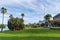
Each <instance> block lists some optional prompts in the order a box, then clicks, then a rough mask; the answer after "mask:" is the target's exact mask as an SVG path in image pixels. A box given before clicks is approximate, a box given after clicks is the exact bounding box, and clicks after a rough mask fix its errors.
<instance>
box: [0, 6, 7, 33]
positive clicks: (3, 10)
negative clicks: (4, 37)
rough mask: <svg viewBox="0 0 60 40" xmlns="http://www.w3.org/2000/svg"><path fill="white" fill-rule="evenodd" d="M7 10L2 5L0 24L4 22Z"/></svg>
mask: <svg viewBox="0 0 60 40" xmlns="http://www.w3.org/2000/svg"><path fill="white" fill-rule="evenodd" d="M6 12H7V9H6V8H4V7H2V8H1V13H2V24H4V14H5V13H6ZM2 31H3V27H2V28H1V32H2Z"/></svg>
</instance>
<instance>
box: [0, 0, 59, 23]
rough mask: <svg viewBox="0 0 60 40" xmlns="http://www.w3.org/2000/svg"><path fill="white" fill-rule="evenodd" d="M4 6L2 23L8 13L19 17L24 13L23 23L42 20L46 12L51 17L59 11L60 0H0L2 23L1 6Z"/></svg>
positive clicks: (7, 16)
mask: <svg viewBox="0 0 60 40" xmlns="http://www.w3.org/2000/svg"><path fill="white" fill-rule="evenodd" d="M2 7H5V8H6V9H7V13H5V15H4V16H5V18H4V24H7V22H8V19H9V15H10V14H12V15H13V16H14V17H19V18H21V13H24V15H25V16H24V23H25V24H27V23H36V22H38V21H39V20H44V16H45V15H46V14H51V15H52V17H54V16H55V15H57V14H58V13H60V0H0V24H1V23H2V13H1V8H2Z"/></svg>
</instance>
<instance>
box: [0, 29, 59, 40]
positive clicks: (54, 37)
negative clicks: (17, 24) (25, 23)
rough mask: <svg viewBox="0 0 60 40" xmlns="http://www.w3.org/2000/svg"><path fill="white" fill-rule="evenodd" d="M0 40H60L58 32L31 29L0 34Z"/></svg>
mask: <svg viewBox="0 0 60 40" xmlns="http://www.w3.org/2000/svg"><path fill="white" fill-rule="evenodd" d="M0 40H60V30H52V29H49V28H31V29H24V30H20V31H4V32H2V33H1V32H0Z"/></svg>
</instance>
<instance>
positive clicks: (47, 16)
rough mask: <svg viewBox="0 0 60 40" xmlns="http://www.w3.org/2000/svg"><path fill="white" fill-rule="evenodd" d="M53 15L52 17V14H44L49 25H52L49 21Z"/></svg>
mask: <svg viewBox="0 0 60 40" xmlns="http://www.w3.org/2000/svg"><path fill="white" fill-rule="evenodd" d="M51 17H52V16H51V14H47V15H45V16H44V18H45V20H46V22H48V26H49V25H50V23H49V21H50V18H51Z"/></svg>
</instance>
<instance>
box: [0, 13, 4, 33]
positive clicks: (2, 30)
mask: <svg viewBox="0 0 60 40" xmlns="http://www.w3.org/2000/svg"><path fill="white" fill-rule="evenodd" d="M3 22H4V14H2V24H3ZM2 31H3V27H1V32H2Z"/></svg>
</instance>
